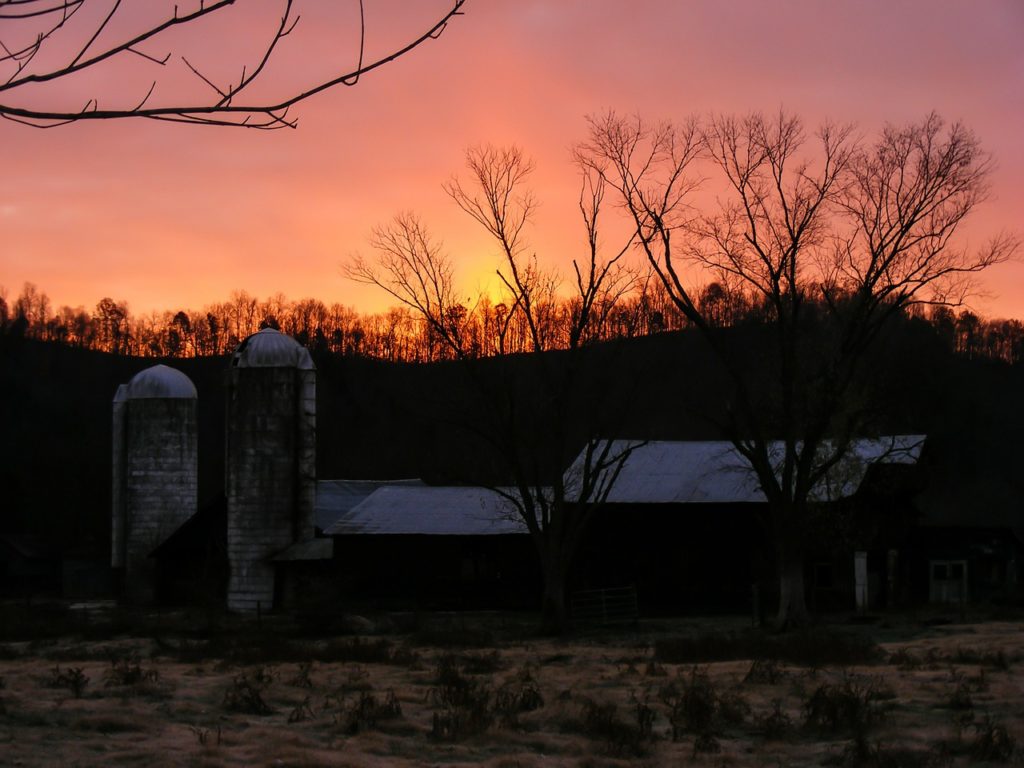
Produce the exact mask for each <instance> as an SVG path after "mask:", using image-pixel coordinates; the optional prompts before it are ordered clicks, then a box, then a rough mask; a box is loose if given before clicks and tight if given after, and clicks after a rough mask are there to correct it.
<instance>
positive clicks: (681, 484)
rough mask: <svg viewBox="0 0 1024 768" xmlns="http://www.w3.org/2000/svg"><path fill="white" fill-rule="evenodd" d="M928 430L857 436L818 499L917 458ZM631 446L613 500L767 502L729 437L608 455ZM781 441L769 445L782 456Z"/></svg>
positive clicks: (620, 444) (576, 468)
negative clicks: (879, 467)
mask: <svg viewBox="0 0 1024 768" xmlns="http://www.w3.org/2000/svg"><path fill="white" fill-rule="evenodd" d="M924 439H925V436H924V435H895V436H891V437H880V438H871V439H868V438H864V439H859V440H855V441H853V443H852V444H851V445H850V448H849V450H848V452H847V455H846V457H845V458H844V459H843V460H842V461H841V462H840V463H839V464H838V465H837V466H836V467H834V468H833V469H832V470H831V471H830V472H829V473H828V475H827V476H826V478H825V479H824V480H823V481H822V482H820V483H819V484H818V486H817V487H816V488H815V489H814V491H813V493H812V498H813V499H814V500H816V501H828V500H836V499H840V498H844V497H847V496H850V495H852V494H854V493H855V492H856V491H857V489H858V488H859V487H860V484H861V482H862V481H863V479H864V475H865V473H866V472H867V469H868V467H869V466H870V465H871V464H874V463H877V462H880V463H888V464H912V463H914V462H916V461H917V459H918V457H919V456H920V453H921V446H922V445H923V444H924ZM631 445H635V446H637V447H635V448H633V450H632V453H630V454H629V456H628V458H627V459H626V460H625V463H624V464H623V467H622V470H621V472H620V473H619V476H618V477H617V478H616V479H615V482H614V484H613V486H612V489H611V491H610V493H609V494H608V498H607V501H608V503H610V504H687V503H690V504H693V503H704V504H724V503H733V504H735V503H764V502H765V501H766V498H765V495H764V493H763V492H762V491H761V487H760V483H759V482H758V480H757V477H756V475H755V474H754V472H753V470H752V469H751V468H750V465H749V464H748V463H747V461H746V460H745V459H744V458H743V457H742V456H741V455H740V454H739V453H738V452H737V451H736V449H735V447H734V446H733V444H732V443H731V442H729V441H727V440H710V441H699V442H698V441H694V442H668V441H654V442H648V443H640V442H637V441H628V440H617V441H613V443H612V448H611V451H610V452H609V455H611V456H615V455H616V454H620V453H621V452H623V451H625V450H627V449H628V448H629V447H630V446H631ZM783 450H784V448H783V444H782V442H774V443H772V445H771V447H770V452H771V454H772V455H773V456H778V457H779V459H780V461H781V458H782V456H783ZM583 460H584V454H583V453H581V454H580V456H579V457H577V459H576V461H575V462H574V463H573V466H572V468H570V470H569V471H568V472H567V479H566V483H567V485H568V486H569V487H571V486H572V484H573V483H575V484H577V485H578V483H579V480H578V477H579V474H580V469H581V467H582V466H583Z"/></svg>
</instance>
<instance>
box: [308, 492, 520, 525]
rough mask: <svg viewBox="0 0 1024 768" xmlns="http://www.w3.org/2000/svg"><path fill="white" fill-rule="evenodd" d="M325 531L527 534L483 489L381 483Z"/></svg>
mask: <svg viewBox="0 0 1024 768" xmlns="http://www.w3.org/2000/svg"><path fill="white" fill-rule="evenodd" d="M324 532H325V533H327V534H384V535H434V536H491V535H497V534H510V533H511V534H517V533H518V534H522V533H526V526H525V525H524V524H523V522H522V521H521V520H520V519H519V518H518V517H517V516H516V513H515V510H514V508H513V507H512V505H511V504H510V503H509V502H508V501H507V500H506V499H505V498H504V497H502V496H501V495H500V494H498V493H497V492H495V491H492V490H489V489H486V488H475V487H464V486H427V485H408V484H407V485H383V486H381V487H380V488H378V489H377V490H375V491H374V492H373V493H371V494H370V495H369V496H367V497H366V499H364V500H363V501H362V502H361V503H359V504H357V505H355V506H354V507H352V508H351V509H349V510H348V511H347V512H345V513H344V514H342V515H341V516H340V517H339V519H337V520H336V521H335V522H334V523H333V524H332V525H330V526H329V527H328V528H327V529H326V530H325V531H324Z"/></svg>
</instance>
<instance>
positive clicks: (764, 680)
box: [743, 659, 786, 685]
mask: <svg viewBox="0 0 1024 768" xmlns="http://www.w3.org/2000/svg"><path fill="white" fill-rule="evenodd" d="M785 675H786V671H785V670H784V669H783V668H782V667H781V666H780V665H779V660H778V659H754V661H753V662H752V663H751V665H750V669H749V670H748V671H747V674H746V675H744V677H743V682H744V683H754V684H766V685H775V684H776V683H777V682H779V681H780V680H781V679H782V678H783V677H785Z"/></svg>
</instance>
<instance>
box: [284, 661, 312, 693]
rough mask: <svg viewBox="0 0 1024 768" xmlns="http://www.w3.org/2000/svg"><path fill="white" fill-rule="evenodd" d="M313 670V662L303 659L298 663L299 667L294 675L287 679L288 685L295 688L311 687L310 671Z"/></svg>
mask: <svg viewBox="0 0 1024 768" xmlns="http://www.w3.org/2000/svg"><path fill="white" fill-rule="evenodd" d="M312 671H313V662H311V661H303V662H300V663H299V668H298V670H297V671H296V672H295V677H293V678H292V679H291V680H289V681H288V685H291V686H293V687H295V688H312V687H313V679H312V678H311V677H310V673H311V672H312Z"/></svg>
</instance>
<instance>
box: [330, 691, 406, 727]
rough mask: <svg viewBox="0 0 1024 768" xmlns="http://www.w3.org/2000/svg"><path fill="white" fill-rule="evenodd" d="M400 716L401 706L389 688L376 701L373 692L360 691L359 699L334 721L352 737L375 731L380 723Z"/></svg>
mask: <svg viewBox="0 0 1024 768" xmlns="http://www.w3.org/2000/svg"><path fill="white" fill-rule="evenodd" d="M401 716H402V705H401V703H400V702H399V701H398V697H397V696H396V695H395V692H394V690H393V689H391V688H389V689H388V690H387V692H386V693H385V694H384V698H383V699H378V698H377V696H376V695H375V694H374V693H373V691H360V693H359V697H358V698H357V699H356V700H355V701H353V702H352V704H351V705H350V706H349V707H348V708H347V709H345V711H344V712H343V713H342V715H341V717H340V718H336V719H335V721H336V722H337V723H338V724H339V725H340V726H341V728H342V730H343V731H344V732H345V733H347V734H349V735H353V736H354V735H355V734H357V733H363V732H365V731H369V730H373V729H375V728H376V727H377V725H378V723H380V722H383V721H385V720H396V719H398V718H400V717H401Z"/></svg>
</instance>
